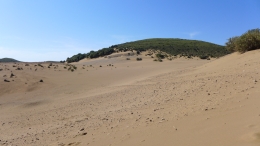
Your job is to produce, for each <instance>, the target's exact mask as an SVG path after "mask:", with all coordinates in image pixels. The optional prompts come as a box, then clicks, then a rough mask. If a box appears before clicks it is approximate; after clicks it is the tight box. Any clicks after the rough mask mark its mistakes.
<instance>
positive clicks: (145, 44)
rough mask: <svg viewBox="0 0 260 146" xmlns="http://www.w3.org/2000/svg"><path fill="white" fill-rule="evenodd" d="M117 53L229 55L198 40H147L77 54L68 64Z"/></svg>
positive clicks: (223, 48) (224, 50)
mask: <svg viewBox="0 0 260 146" xmlns="http://www.w3.org/2000/svg"><path fill="white" fill-rule="evenodd" d="M115 49H116V50H117V51H128V50H136V51H140V52H141V51H146V50H148V49H154V50H160V51H163V52H166V53H168V54H171V55H181V56H187V57H201V58H205V57H213V58H216V57H221V56H224V55H226V54H228V53H230V52H229V51H227V49H226V48H225V47H224V46H221V45H217V44H213V43H209V42H204V41H197V40H185V39H172V38H169V39H164V38H155V39H145V40H139V41H134V42H127V43H123V44H118V45H113V46H111V47H109V48H103V49H100V50H98V51H90V52H89V53H86V54H77V55H74V56H72V57H70V58H67V60H66V61H67V62H77V61H79V60H81V59H84V58H97V57H102V56H105V55H109V54H112V53H113V52H115Z"/></svg>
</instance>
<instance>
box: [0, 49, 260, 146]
mask: <svg viewBox="0 0 260 146" xmlns="http://www.w3.org/2000/svg"><path fill="white" fill-rule="evenodd" d="M126 57H128V56H124V55H123V56H122V55H120V54H119V55H118V54H113V55H112V56H110V57H109V58H98V59H92V60H87V59H85V60H82V61H80V62H78V63H73V65H75V66H76V67H77V69H76V70H75V71H73V72H71V71H68V70H67V69H68V66H67V68H66V69H65V68H64V67H65V64H60V63H53V66H50V67H49V68H48V66H49V64H50V63H41V65H42V66H43V67H41V66H38V65H37V64H38V63H29V64H27V65H26V63H16V64H15V63H0V78H1V80H0V145H6V146H9V145H17V146H22V145H35V146H38V145H53V146H56V145H59V146H76V145H82V146H85V145H89V146H134V145H135V146H158V145H163V146H164V145H165V146H168V145H169V146H171V145H178V146H203V145H210V146H251V145H252V146H259V145H260V98H259V97H260V90H259V89H260V72H259V71H260V51H259V50H256V51H251V52H247V53H244V54H238V53H233V54H230V55H227V56H225V57H222V58H219V59H216V60H198V59H180V58H179V59H174V60H172V61H169V60H167V59H165V60H164V61H163V62H155V61H153V59H152V58H151V57H149V56H144V55H143V56H139V57H142V58H143V60H142V61H136V59H135V58H136V56H130V57H129V58H130V60H126ZM1 69H2V70H1ZM11 73H13V76H12V77H10V76H11ZM4 80H5V81H4ZM40 80H42V81H43V82H40ZM8 81H9V82H8Z"/></svg>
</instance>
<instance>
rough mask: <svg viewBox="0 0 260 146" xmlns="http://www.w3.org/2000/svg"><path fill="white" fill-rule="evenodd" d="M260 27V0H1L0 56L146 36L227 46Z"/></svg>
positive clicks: (45, 54) (69, 51) (60, 55)
mask: <svg viewBox="0 0 260 146" xmlns="http://www.w3.org/2000/svg"><path fill="white" fill-rule="evenodd" d="M254 28H260V0H215V1H213V0H178V1H177V0H0V58H3V57H10V58H14V59H18V60H20V61H47V60H54V61H60V60H65V59H66V58H67V57H71V56H72V55H75V54H78V53H87V52H89V51H91V50H98V49H102V48H105V47H109V46H111V45H115V44H119V43H124V42H129V41H135V40H141V39H147V38H183V39H194V40H203V41H207V42H212V43H215V44H220V45H224V44H225V42H226V40H227V39H228V38H230V37H233V36H237V35H241V34H242V33H244V32H246V31H247V30H249V29H254Z"/></svg>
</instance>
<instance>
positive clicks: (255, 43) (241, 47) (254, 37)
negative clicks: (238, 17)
mask: <svg viewBox="0 0 260 146" xmlns="http://www.w3.org/2000/svg"><path fill="white" fill-rule="evenodd" d="M226 48H227V50H229V51H232V52H233V51H237V52H241V53H244V52H246V51H251V50H256V49H260V29H258V28H257V29H251V30H249V31H247V32H246V33H244V34H242V35H241V36H236V37H232V38H229V39H228V42H226Z"/></svg>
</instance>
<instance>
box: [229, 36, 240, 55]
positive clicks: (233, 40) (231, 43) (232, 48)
mask: <svg viewBox="0 0 260 146" xmlns="http://www.w3.org/2000/svg"><path fill="white" fill-rule="evenodd" d="M238 38H239V37H237V36H236V37H232V38H229V39H228V42H226V48H227V50H228V51H230V52H234V51H236V45H235V43H236V41H237V39H238Z"/></svg>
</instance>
